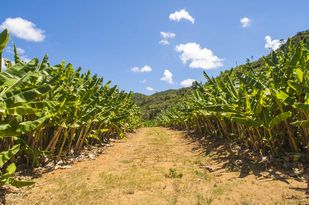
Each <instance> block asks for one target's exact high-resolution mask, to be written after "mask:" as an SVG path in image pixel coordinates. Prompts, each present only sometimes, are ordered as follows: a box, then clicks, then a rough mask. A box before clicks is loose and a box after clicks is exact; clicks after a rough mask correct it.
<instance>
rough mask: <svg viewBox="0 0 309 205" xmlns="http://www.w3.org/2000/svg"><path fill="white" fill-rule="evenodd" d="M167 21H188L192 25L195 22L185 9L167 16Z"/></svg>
mask: <svg viewBox="0 0 309 205" xmlns="http://www.w3.org/2000/svg"><path fill="white" fill-rule="evenodd" d="M169 19H170V20H171V21H180V20H182V19H184V20H188V21H190V22H191V23H193V24H194V21H195V20H194V18H193V17H192V16H191V15H190V14H189V12H187V11H186V10H185V9H182V10H179V11H175V12H174V13H171V14H170V15H169Z"/></svg>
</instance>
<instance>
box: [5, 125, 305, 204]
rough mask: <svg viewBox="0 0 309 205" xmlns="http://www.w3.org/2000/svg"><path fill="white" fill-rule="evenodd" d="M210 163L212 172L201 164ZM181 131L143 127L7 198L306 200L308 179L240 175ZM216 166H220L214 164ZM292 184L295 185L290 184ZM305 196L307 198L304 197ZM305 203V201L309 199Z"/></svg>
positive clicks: (141, 201)
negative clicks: (93, 157) (90, 157)
mask: <svg viewBox="0 0 309 205" xmlns="http://www.w3.org/2000/svg"><path fill="white" fill-rule="evenodd" d="M205 165H209V166H212V167H214V168H215V169H216V170H215V171H214V172H211V173H210V172H209V171H208V170H207V169H205ZM220 167H222V166H220V164H218V163H217V162H216V161H214V160H212V158H211V157H209V156H203V154H202V152H201V150H200V149H197V145H196V144H194V143H190V142H189V140H188V139H186V138H185V137H184V134H183V133H181V132H177V131H171V130H168V129H164V128H142V129H139V130H137V132H136V133H135V134H131V135H130V136H128V139H127V140H126V141H122V142H119V143H115V144H114V146H112V147H110V148H108V149H107V151H106V153H105V154H103V155H101V156H100V157H98V158H97V159H96V160H93V161H85V162H80V163H77V164H75V165H73V167H72V168H71V169H65V170H55V171H53V172H50V173H47V174H44V175H43V176H42V177H41V178H38V179H37V180H36V185H35V186H34V187H32V188H27V189H26V190H24V191H23V193H24V194H21V195H20V194H19V195H10V196H9V197H8V199H7V202H8V204H147V205H148V204H306V201H305V200H308V199H306V198H305V194H304V191H303V190H304V188H305V187H306V184H305V183H304V182H299V181H296V180H292V179H287V180H286V182H283V181H277V180H271V179H257V177H256V176H255V175H250V174H249V175H248V176H246V177H244V178H239V172H231V171H228V170H226V169H223V168H220ZM217 168H218V169H217ZM292 188H293V189H292ZM307 202H308V201H307ZM308 203H309V202H308Z"/></svg>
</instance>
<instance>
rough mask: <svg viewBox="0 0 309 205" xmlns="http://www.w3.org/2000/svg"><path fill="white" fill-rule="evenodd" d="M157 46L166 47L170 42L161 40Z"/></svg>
mask: <svg viewBox="0 0 309 205" xmlns="http://www.w3.org/2000/svg"><path fill="white" fill-rule="evenodd" d="M159 44H161V45H164V46H166V45H169V44H170V42H169V41H168V40H166V39H162V40H160V41H159Z"/></svg>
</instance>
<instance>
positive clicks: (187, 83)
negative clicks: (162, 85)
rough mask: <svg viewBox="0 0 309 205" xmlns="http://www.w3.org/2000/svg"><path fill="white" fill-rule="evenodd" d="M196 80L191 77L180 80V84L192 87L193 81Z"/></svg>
mask: <svg viewBox="0 0 309 205" xmlns="http://www.w3.org/2000/svg"><path fill="white" fill-rule="evenodd" d="M195 81H196V80H194V79H191V78H188V79H185V80H183V81H181V82H180V85H181V86H182V87H190V86H192V83H193V82H195Z"/></svg>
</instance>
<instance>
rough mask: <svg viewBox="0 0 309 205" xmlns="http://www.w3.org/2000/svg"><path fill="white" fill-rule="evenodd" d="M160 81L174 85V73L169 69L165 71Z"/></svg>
mask: <svg viewBox="0 0 309 205" xmlns="http://www.w3.org/2000/svg"><path fill="white" fill-rule="evenodd" d="M160 80H162V81H165V82H167V83H169V84H173V73H172V72H171V71H169V70H167V69H166V70H164V72H163V76H162V78H161V79H160Z"/></svg>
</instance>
